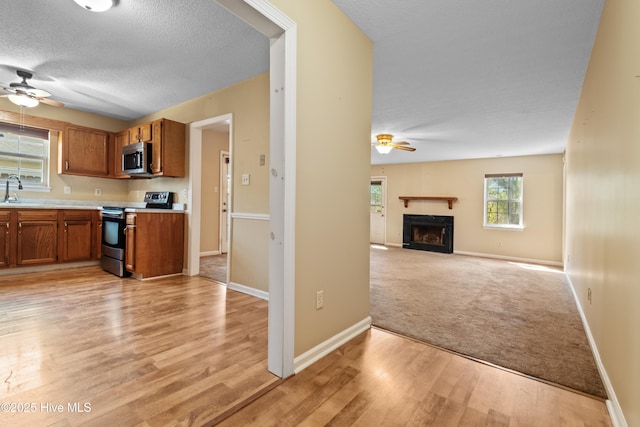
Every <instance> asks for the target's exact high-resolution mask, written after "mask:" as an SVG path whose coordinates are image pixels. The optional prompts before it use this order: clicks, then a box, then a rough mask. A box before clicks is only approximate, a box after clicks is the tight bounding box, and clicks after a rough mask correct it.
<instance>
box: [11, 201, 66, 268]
mask: <svg viewBox="0 0 640 427" xmlns="http://www.w3.org/2000/svg"><path fill="white" fill-rule="evenodd" d="M17 220H18V238H17V249H18V251H17V256H16V264H17V265H32V264H44V263H51V262H56V261H57V254H58V212H57V211H54V210H52V211H49V210H33V211H18V215H17Z"/></svg>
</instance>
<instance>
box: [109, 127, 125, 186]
mask: <svg viewBox="0 0 640 427" xmlns="http://www.w3.org/2000/svg"><path fill="white" fill-rule="evenodd" d="M128 144H129V130H125V131H122V132H120V133H117V134H116V135H115V137H114V141H113V163H112V166H111V167H112V172H111V175H112V176H114V177H116V178H128V177H129V175H126V174H124V173H122V147H124V146H125V145H128Z"/></svg>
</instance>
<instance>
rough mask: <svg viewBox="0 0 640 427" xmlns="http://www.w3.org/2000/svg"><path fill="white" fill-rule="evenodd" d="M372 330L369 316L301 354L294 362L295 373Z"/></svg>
mask: <svg viewBox="0 0 640 427" xmlns="http://www.w3.org/2000/svg"><path fill="white" fill-rule="evenodd" d="M369 328H371V317H370V316H367V317H366V318H364V319H362V320H361V321H359V322H358V323H356V324H355V325H352V326H350V327H349V328H347V329H345V330H344V331H342V332H340V333H338V334H336V335H334V336H332V337H331V338H329V339H328V340H326V341H324V342H322V343H320V344H318V345H317V346H315V347H313V348H312V349H311V350H309V351H307V352H305V353H303V354H301V355H300V356H298V357H296V358H294V360H293V372H294V373H296V374H297V373H299V372H300V371H302V370H303V369H304V368H306V367H308V366H309V365H311V364H313V363H314V362H317V361H318V360H320V359H322V358H323V357H324V356H326V355H327V354H329V353H331V352H332V351H333V350H335V349H337V348H338V347H340V346H341V345H342V344H345V343H346V342H348V341H350V340H352V339H353V338H355V337H356V336H358V335H360V334H361V333H363V332H364V331H366V330H367V329H369Z"/></svg>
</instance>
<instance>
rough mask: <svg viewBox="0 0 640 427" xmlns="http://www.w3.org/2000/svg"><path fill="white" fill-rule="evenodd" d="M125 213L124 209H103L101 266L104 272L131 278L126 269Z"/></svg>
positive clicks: (110, 207) (106, 207) (108, 207)
mask: <svg viewBox="0 0 640 427" xmlns="http://www.w3.org/2000/svg"><path fill="white" fill-rule="evenodd" d="M125 226H126V225H125V212H124V208H121V207H115V206H105V207H103V208H102V257H101V258H100V266H101V267H102V269H103V270H104V271H108V272H109V273H113V274H115V275H116V276H119V277H126V276H129V275H130V273H129V272H128V271H127V270H126V268H125V262H124V256H125V244H126V238H125V235H124V229H125Z"/></svg>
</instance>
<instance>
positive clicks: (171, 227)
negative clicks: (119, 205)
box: [125, 212, 184, 279]
mask: <svg viewBox="0 0 640 427" xmlns="http://www.w3.org/2000/svg"><path fill="white" fill-rule="evenodd" d="M126 224H127V228H126V233H127V243H126V252H127V253H126V255H125V259H126V268H127V270H128V271H130V272H131V273H133V277H135V278H137V279H144V278H148V277H156V276H165V275H169V274H178V273H182V267H183V256H184V214H183V213H169V212H167V213H165V212H162V213H157V212H135V213H133V212H130V213H127V219H126Z"/></svg>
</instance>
